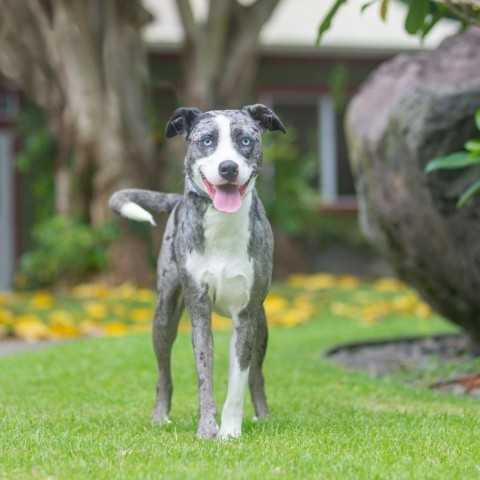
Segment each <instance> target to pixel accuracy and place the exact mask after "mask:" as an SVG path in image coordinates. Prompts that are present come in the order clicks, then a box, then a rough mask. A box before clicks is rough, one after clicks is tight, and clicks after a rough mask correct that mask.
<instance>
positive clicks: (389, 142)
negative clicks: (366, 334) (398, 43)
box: [346, 29, 480, 344]
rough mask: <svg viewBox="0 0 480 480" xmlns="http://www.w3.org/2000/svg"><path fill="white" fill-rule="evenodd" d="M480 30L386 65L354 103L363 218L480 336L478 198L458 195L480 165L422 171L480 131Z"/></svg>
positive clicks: (441, 305)
mask: <svg viewBox="0 0 480 480" xmlns="http://www.w3.org/2000/svg"><path fill="white" fill-rule="evenodd" d="M479 107H480V30H479V29H471V30H468V31H467V32H466V33H464V34H459V35H456V36H454V37H451V38H449V39H447V40H445V41H444V42H443V43H442V44H441V45H440V46H439V47H438V49H437V50H435V51H433V52H429V53H417V54H408V55H400V56H397V57H395V58H393V59H392V60H390V61H388V62H386V63H384V64H383V65H381V66H380V67H379V68H378V69H377V70H376V71H375V72H374V73H373V74H372V75H371V77H370V78H369V79H368V81H367V82H366V83H365V85H364V86H363V88H362V89H361V91H360V92H359V93H358V94H357V95H356V96H355V98H354V99H353V100H352V102H351V103H350V105H349V109H348V113H347V120H346V130H347V137H348V144H349V152H350V158H351V162H352V169H353V171H354V176H355V177H356V185H357V193H358V198H359V209H360V224H361V227H362V230H363V231H364V233H365V234H366V236H367V238H368V239H369V240H370V241H371V242H372V243H373V244H374V245H375V246H376V247H378V249H379V250H380V251H381V252H382V253H383V255H384V256H385V257H386V258H387V260H388V261H389V262H390V263H391V265H392V266H393V267H394V269H395V270H396V272H397V273H398V275H399V277H400V278H402V279H403V280H405V281H406V282H408V283H409V284H411V285H412V286H413V287H414V288H416V289H417V290H418V291H419V293H420V294H421V295H422V296H423V297H424V298H425V300H426V301H427V302H428V303H429V304H430V305H431V306H432V307H433V308H434V309H435V310H437V311H438V312H439V313H440V314H442V315H444V316H445V317H446V318H447V319H449V320H450V321H452V322H454V323H456V324H458V325H460V326H461V327H462V328H463V329H465V330H466V331H467V332H468V333H469V334H470V335H471V336H472V338H473V339H474V340H475V341H476V342H477V343H478V344H480V200H479V199H474V200H472V201H471V202H469V203H468V204H467V206H465V207H463V208H460V209H458V208H457V207H456V205H455V204H456V201H457V200H458V198H459V196H460V195H461V194H462V193H463V192H464V190H465V189H466V188H467V187H468V186H469V185H470V184H471V183H473V181H474V180H476V179H478V178H480V172H479V170H477V169H466V170H464V169H462V170H449V171H445V170H444V171H439V172H436V173H432V174H429V175H427V174H425V172H424V169H425V165H426V164H427V163H428V161H429V160H431V159H432V158H434V157H436V156H440V155H445V154H448V153H451V152H454V151H459V150H462V148H463V144H464V142H465V140H467V139H469V138H472V137H474V136H476V137H478V136H479V135H478V131H477V130H476V128H475V123H474V119H473V118H474V112H475V110H476V109H477V108H479Z"/></svg>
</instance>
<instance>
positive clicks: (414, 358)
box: [325, 334, 480, 397]
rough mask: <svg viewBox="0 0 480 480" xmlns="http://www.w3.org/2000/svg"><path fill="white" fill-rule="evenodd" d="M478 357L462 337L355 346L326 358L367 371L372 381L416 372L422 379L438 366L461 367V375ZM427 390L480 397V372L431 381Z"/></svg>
mask: <svg viewBox="0 0 480 480" xmlns="http://www.w3.org/2000/svg"><path fill="white" fill-rule="evenodd" d="M476 356H477V355H476V354H475V353H474V350H472V345H471V343H470V341H469V339H468V337H466V336H464V335H461V334H446V335H435V336H431V337H405V338H397V339H391V340H379V341H370V342H368V341H367V342H353V343H347V344H342V345H338V346H335V347H333V348H331V349H329V350H327V351H326V352H325V357H327V358H329V359H330V360H333V361H334V362H337V363H340V364H342V365H345V366H346V367H348V368H351V369H356V370H363V371H367V372H368V373H369V374H370V375H372V376H373V377H384V376H391V375H395V374H397V373H402V372H413V374H414V375H415V374H418V376H420V377H421V376H422V372H425V371H427V370H428V369H429V368H431V367H432V365H435V364H444V365H446V364H450V365H458V366H459V368H458V370H459V371H460V370H461V365H462V363H463V362H465V361H468V360H472V359H473V358H475V357H476ZM406 378H411V376H410V377H408V376H407V377H406ZM417 384H418V383H417ZM424 386H427V387H429V388H433V389H438V390H441V391H447V392H451V393H455V394H468V395H473V396H478V397H480V372H478V373H473V374H468V375H465V374H461V375H460V373H458V374H457V376H456V377H454V378H447V379H443V378H442V379H439V380H437V381H435V382H431V381H430V382H429V383H427V384H426V385H424Z"/></svg>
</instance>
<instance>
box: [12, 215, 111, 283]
mask: <svg viewBox="0 0 480 480" xmlns="http://www.w3.org/2000/svg"><path fill="white" fill-rule="evenodd" d="M116 232H117V231H116V228H115V227H114V226H113V224H108V223H107V224H105V225H103V226H101V227H92V226H90V225H87V224H85V223H83V222H80V221H78V220H74V219H72V218H69V217H63V216H54V217H52V218H49V219H47V220H45V221H43V222H42V223H40V224H38V225H37V226H36V227H35V228H34V230H33V239H34V242H35V247H34V248H33V249H32V250H30V251H28V252H27V253H25V254H24V255H23V256H22V257H21V260H20V274H19V278H18V279H17V283H19V284H20V286H23V287H26V288H32V287H45V286H49V285H53V284H57V283H62V282H63V283H72V282H75V281H78V280H79V279H80V278H82V277H83V276H85V275H86V274H90V273H94V272H98V271H100V270H102V269H103V268H105V267H107V265H108V250H107V246H108V244H109V243H110V242H111V241H113V240H114V239H115V238H116V234H117V233H116Z"/></svg>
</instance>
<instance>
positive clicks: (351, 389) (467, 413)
mask: <svg viewBox="0 0 480 480" xmlns="http://www.w3.org/2000/svg"><path fill="white" fill-rule="evenodd" d="M449 329H450V327H449V326H448V325H447V324H446V323H444V322H442V321H441V320H440V319H438V318H436V317H433V318H430V319H429V320H420V319H415V318H412V319H410V320H408V321H406V320H405V318H402V317H400V316H393V317H391V318H389V319H388V321H382V322H377V323H373V324H368V325H365V324H363V325H362V324H361V323H360V322H358V321H354V320H353V319H348V318H343V319H341V320H339V318H338V317H336V316H333V315H329V314H323V315H317V316H315V318H313V319H312V320H311V321H310V322H308V323H306V324H303V325H300V326H296V327H294V328H286V327H276V328H273V329H272V330H271V334H270V344H269V351H268V355H267V360H266V365H265V374H266V379H267V394H268V398H269V401H270V407H271V411H272V416H271V418H270V419H269V420H267V421H262V422H258V423H255V422H253V421H252V420H251V418H252V416H253V409H252V406H251V404H250V401H249V400H248V401H247V402H246V411H245V414H246V420H245V423H244V434H243V436H242V437H241V438H239V439H235V440H230V441H228V442H223V441H221V440H217V441H212V442H205V441H198V440H196V439H195V431H196V421H197V417H196V412H197V392H196V379H195V370H194V363H193V354H192V349H191V342H190V334H189V333H188V332H185V331H183V332H180V334H179V337H178V340H177V343H176V344H175V347H174V362H173V369H174V382H175V391H174V398H173V408H172V412H171V419H172V420H173V423H172V424H171V425H169V426H167V427H159V426H152V424H151V423H150V415H151V413H152V408H153V402H154V385H155V380H156V367H155V362H154V356H153V353H152V348H151V345H150V337H149V335H148V334H137V335H127V336H119V337H107V338H98V339H80V340H75V341H72V342H67V343H61V344H58V345H56V346H53V347H49V348H46V349H43V350H37V351H32V352H29V353H25V354H20V355H12V356H8V357H4V358H0V478H8V479H23V478H40V479H42V478H44V479H46V478H49V479H76V478H85V479H123V478H124V479H137V478H139V479H143V478H146V479H147V478H152V479H157V478H174V479H194V478H198V479H226V478H246V479H247V478H248V479H257V478H258V479H263V478H292V479H294V478H295V479H296V478H299V479H304V478H315V479H317V478H319V479H322V478H325V479H335V478H342V479H344V478H347V479H401V478H405V479H430V478H431V479H455V480H457V479H468V478H472V479H474V478H475V479H478V478H480V449H479V434H480V402H479V401H478V398H477V399H474V398H466V397H456V396H452V395H450V394H445V393H440V392H436V391H431V390H428V389H419V388H413V387H411V386H407V385H404V384H402V383H400V381H398V380H396V379H382V380H378V379H372V378H370V377H368V376H367V375H366V374H363V373H360V372H353V371H347V370H345V369H343V368H342V367H340V366H338V365H334V364H332V363H330V362H329V361H327V360H325V359H323V358H322V351H323V350H324V349H325V348H327V347H329V346H332V345H333V344H335V343H337V342H343V341H347V340H359V339H362V338H377V337H382V336H391V335H396V334H402V335H405V334H417V333H421V334H427V333H432V332H439V331H448V330H449ZM228 336H229V333H228V332H226V331H217V332H215V349H216V350H215V354H216V357H215V378H216V381H215V388H216V391H215V393H216V398H217V403H218V406H219V411H220V408H221V405H222V403H223V399H224V398H225V394H226V378H227V358H228Z"/></svg>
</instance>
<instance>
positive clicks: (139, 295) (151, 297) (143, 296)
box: [135, 288, 157, 302]
mask: <svg viewBox="0 0 480 480" xmlns="http://www.w3.org/2000/svg"><path fill="white" fill-rule="evenodd" d="M156 296H157V295H156V293H155V292H154V291H153V290H149V289H148V288H139V289H138V290H137V292H136V294H135V299H136V300H140V301H142V302H154V301H155V298H156Z"/></svg>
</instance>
